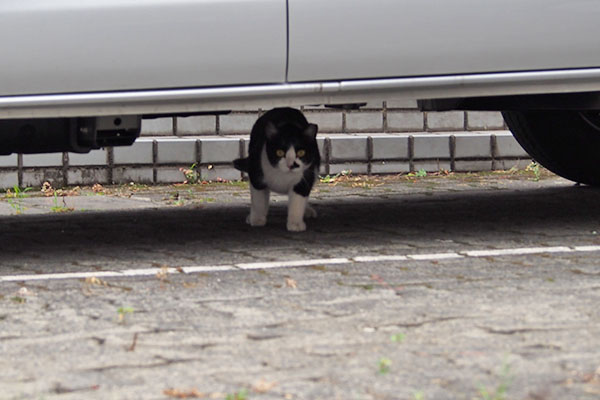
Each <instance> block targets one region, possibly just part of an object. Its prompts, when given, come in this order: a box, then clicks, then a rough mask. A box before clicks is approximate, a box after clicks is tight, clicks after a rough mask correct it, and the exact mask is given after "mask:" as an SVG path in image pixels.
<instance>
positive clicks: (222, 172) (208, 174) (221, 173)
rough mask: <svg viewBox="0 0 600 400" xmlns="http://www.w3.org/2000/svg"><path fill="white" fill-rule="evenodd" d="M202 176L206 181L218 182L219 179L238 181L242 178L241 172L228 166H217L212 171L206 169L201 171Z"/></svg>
mask: <svg viewBox="0 0 600 400" xmlns="http://www.w3.org/2000/svg"><path fill="white" fill-rule="evenodd" d="M201 176H202V179H203V180H205V181H217V180H219V178H221V179H224V180H228V181H237V180H240V179H241V178H242V175H241V173H240V171H238V170H237V169H235V168H233V167H227V166H215V167H213V168H211V169H208V168H206V167H204V168H202V170H201Z"/></svg>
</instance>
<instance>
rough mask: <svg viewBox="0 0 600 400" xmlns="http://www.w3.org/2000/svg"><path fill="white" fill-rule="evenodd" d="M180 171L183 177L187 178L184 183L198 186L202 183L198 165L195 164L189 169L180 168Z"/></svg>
mask: <svg viewBox="0 0 600 400" xmlns="http://www.w3.org/2000/svg"><path fill="white" fill-rule="evenodd" d="M179 170H180V171H181V172H182V173H183V176H185V181H184V182H183V183H190V184H196V183H198V182H199V181H200V174H199V173H198V164H197V163H193V164H192V165H190V167H189V168H179Z"/></svg>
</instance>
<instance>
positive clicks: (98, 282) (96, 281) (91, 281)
mask: <svg viewBox="0 0 600 400" xmlns="http://www.w3.org/2000/svg"><path fill="white" fill-rule="evenodd" d="M85 283H87V284H88V285H98V286H108V283H107V282H106V281H103V280H102V279H100V278H96V277H95V276H90V277H88V278H85Z"/></svg>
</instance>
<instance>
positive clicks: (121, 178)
mask: <svg viewBox="0 0 600 400" xmlns="http://www.w3.org/2000/svg"><path fill="white" fill-rule="evenodd" d="M153 180H154V171H153V170H152V168H148V167H146V168H135V167H115V168H114V169H113V181H114V182H115V183H129V182H135V183H152V181H153Z"/></svg>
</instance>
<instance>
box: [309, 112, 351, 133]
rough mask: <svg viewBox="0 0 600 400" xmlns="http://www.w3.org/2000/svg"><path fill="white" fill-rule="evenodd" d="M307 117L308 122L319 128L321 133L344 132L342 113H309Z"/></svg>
mask: <svg viewBox="0 0 600 400" xmlns="http://www.w3.org/2000/svg"><path fill="white" fill-rule="evenodd" d="M305 116H306V119H307V120H308V122H311V123H313V124H317V125H318V126H319V132H320V133H340V132H342V113H341V112H307V113H305ZM317 136H318V134H317Z"/></svg>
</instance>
